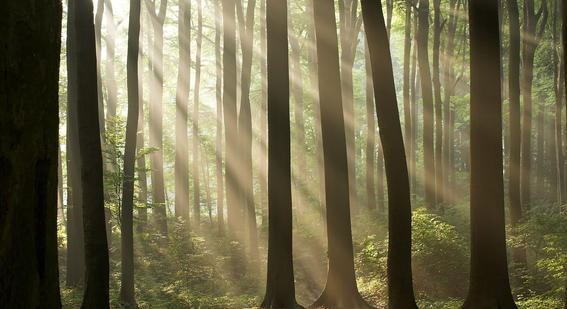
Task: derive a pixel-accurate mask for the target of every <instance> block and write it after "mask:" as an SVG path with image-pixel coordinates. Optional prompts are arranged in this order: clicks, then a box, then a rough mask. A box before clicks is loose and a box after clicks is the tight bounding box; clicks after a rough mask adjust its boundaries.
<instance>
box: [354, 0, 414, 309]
mask: <svg viewBox="0 0 567 309" xmlns="http://www.w3.org/2000/svg"><path fill="white" fill-rule="evenodd" d="M361 6H362V17H363V18H364V30H365V32H366V39H367V42H368V50H369V53H370V62H371V66H372V79H373V81H374V97H375V98H376V115H377V117H378V126H379V127H380V129H381V130H380V139H381V140H382V149H383V150H384V160H385V163H386V164H385V165H386V178H387V183H388V204H389V207H388V222H389V224H388V307H389V308H416V309H417V305H416V304H415V298H414V293H413V285H412V270H411V202H410V187H409V175H408V169H407V162H406V158H405V150H404V142H403V136H402V128H401V125H400V121H399V114H398V103H397V99H396V87H395V84H394V73H393V70H392V60H391V55H390V46H389V44H388V35H387V32H386V25H385V23H384V16H383V15H382V5H381V3H380V2H379V1H371V0H362V1H361Z"/></svg>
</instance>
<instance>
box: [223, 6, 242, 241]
mask: <svg viewBox="0 0 567 309" xmlns="http://www.w3.org/2000/svg"><path fill="white" fill-rule="evenodd" d="M222 8H223V41H224V44H223V81H224V83H223V111H224V115H223V116H224V129H225V141H226V142H225V144H226V151H225V160H226V163H225V164H226V165H225V169H226V170H225V177H226V206H227V216H228V228H229V230H230V231H231V232H234V231H235V229H236V226H237V225H238V224H240V222H239V221H238V217H237V212H238V209H237V208H236V207H237V205H236V202H237V194H238V189H237V187H238V180H237V175H236V164H238V161H237V160H236V157H235V156H236V155H237V153H236V151H237V147H238V145H237V143H238V142H237V138H238V135H237V132H236V130H237V123H236V23H235V8H236V4H235V0H224V1H223V2H222Z"/></svg>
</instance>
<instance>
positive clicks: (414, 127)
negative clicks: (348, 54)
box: [409, 7, 419, 203]
mask: <svg viewBox="0 0 567 309" xmlns="http://www.w3.org/2000/svg"><path fill="white" fill-rule="evenodd" d="M413 33H414V35H413V40H412V41H413V53H412V57H411V58H412V59H411V72H410V88H411V89H410V94H411V102H410V107H411V137H412V138H411V140H410V143H411V153H410V158H411V162H410V169H409V170H410V177H411V181H410V182H411V187H412V188H413V191H411V192H413V193H412V201H413V202H414V203H415V202H416V201H417V192H418V190H417V138H418V136H417V131H418V113H417V89H416V88H417V87H416V86H418V84H417V78H419V76H418V75H417V34H418V19H417V9H416V8H415V7H414V10H413Z"/></svg>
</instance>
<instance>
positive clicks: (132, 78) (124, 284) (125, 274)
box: [120, 0, 141, 308]
mask: <svg viewBox="0 0 567 309" xmlns="http://www.w3.org/2000/svg"><path fill="white" fill-rule="evenodd" d="M140 10H141V4H140V0H130V16H129V20H128V55H127V60H126V70H127V79H128V116H127V119H126V141H125V147H124V148H125V149H124V180H123V185H122V209H121V210H122V213H121V220H120V228H121V231H120V237H121V239H122V242H121V244H122V249H121V257H122V259H121V275H122V276H121V280H120V283H121V285H120V302H121V304H122V305H123V306H124V307H126V308H137V307H138V306H137V305H136V298H135V293H134V231H133V230H134V218H133V216H134V214H133V212H134V166H135V165H136V137H137V136H136V135H137V130H138V116H139V110H138V106H139V103H140V97H139V95H140V94H139V93H138V91H139V86H140V84H139V80H138V68H139V66H138V59H139V44H140Z"/></svg>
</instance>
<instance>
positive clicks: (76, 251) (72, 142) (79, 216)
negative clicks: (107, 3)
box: [66, 0, 85, 287]
mask: <svg viewBox="0 0 567 309" xmlns="http://www.w3.org/2000/svg"><path fill="white" fill-rule="evenodd" d="M74 7H75V2H74V1H73V0H70V1H68V13H67V25H68V26H67V143H66V144H67V145H66V146H67V151H66V159H67V187H68V192H67V274H66V275H67V276H66V285H67V287H77V286H80V285H82V284H83V280H84V275H85V245H84V235H83V201H82V196H83V190H82V186H81V171H80V168H81V164H80V149H79V135H78V134H79V124H78V120H77V118H78V116H77V113H78V111H77V107H78V102H77V80H78V76H77V75H78V63H77V42H76V40H75V38H76V37H77V35H76V34H75V33H76V28H75V27H74V26H73V25H74V23H75V19H76V11H75V9H74Z"/></svg>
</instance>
